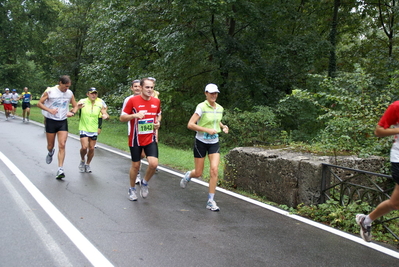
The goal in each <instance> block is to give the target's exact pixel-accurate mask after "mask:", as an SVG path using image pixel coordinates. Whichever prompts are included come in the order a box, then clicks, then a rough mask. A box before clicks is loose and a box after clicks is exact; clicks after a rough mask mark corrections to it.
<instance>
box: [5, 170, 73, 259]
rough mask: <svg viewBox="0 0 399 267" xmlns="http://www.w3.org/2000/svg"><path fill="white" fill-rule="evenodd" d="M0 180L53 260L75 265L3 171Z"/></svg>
mask: <svg viewBox="0 0 399 267" xmlns="http://www.w3.org/2000/svg"><path fill="white" fill-rule="evenodd" d="M0 181H1V182H2V183H3V184H4V185H5V187H6V188H7V190H8V192H9V193H10V194H11V196H12V197H13V199H14V200H15V202H16V203H17V205H18V206H19V208H20V210H22V211H25V212H24V215H25V216H26V218H27V219H28V222H29V223H30V225H31V226H32V228H33V230H34V231H35V232H36V234H37V235H38V236H39V238H40V240H41V241H42V242H43V245H44V246H46V247H47V249H48V250H49V252H50V255H51V256H52V258H53V260H54V261H55V262H56V263H57V266H73V265H72V263H71V262H70V261H69V259H68V257H67V256H66V255H65V254H64V252H63V251H62V249H61V248H60V247H59V246H58V244H57V242H55V241H54V239H53V238H52V237H51V235H50V234H49V233H48V231H47V230H46V228H45V227H44V226H43V224H42V223H41V222H40V220H39V219H38V218H37V217H36V215H35V213H34V212H32V209H31V208H30V207H29V205H28V204H26V202H25V201H24V200H23V198H22V197H21V195H20V194H19V193H18V191H17V190H16V189H15V187H14V186H13V185H12V184H11V182H10V181H9V180H8V179H7V177H6V176H5V174H4V173H3V172H1V171H0Z"/></svg>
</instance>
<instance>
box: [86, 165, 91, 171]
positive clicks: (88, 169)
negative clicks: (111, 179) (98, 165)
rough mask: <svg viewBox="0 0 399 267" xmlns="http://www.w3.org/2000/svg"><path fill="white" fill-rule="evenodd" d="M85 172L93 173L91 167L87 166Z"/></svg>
mask: <svg viewBox="0 0 399 267" xmlns="http://www.w3.org/2000/svg"><path fill="white" fill-rule="evenodd" d="M85 172H88V173H91V169H90V165H85Z"/></svg>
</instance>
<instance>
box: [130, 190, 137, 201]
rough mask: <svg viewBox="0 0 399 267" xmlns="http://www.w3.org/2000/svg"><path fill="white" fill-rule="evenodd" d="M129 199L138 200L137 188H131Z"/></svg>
mask: <svg viewBox="0 0 399 267" xmlns="http://www.w3.org/2000/svg"><path fill="white" fill-rule="evenodd" d="M129 200H131V201H136V200H137V194H136V188H134V187H133V188H129Z"/></svg>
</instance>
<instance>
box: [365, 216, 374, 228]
mask: <svg viewBox="0 0 399 267" xmlns="http://www.w3.org/2000/svg"><path fill="white" fill-rule="evenodd" d="M372 222H373V220H371V219H370V216H369V215H367V216H366V218H364V221H363V223H364V225H365V226H371V223H372Z"/></svg>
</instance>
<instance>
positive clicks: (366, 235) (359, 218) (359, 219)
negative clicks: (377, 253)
mask: <svg viewBox="0 0 399 267" xmlns="http://www.w3.org/2000/svg"><path fill="white" fill-rule="evenodd" d="M364 219H366V215H364V214H356V223H357V224H358V225H359V226H360V236H361V237H362V238H363V240H364V241H366V242H370V241H371V226H366V225H364Z"/></svg>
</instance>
